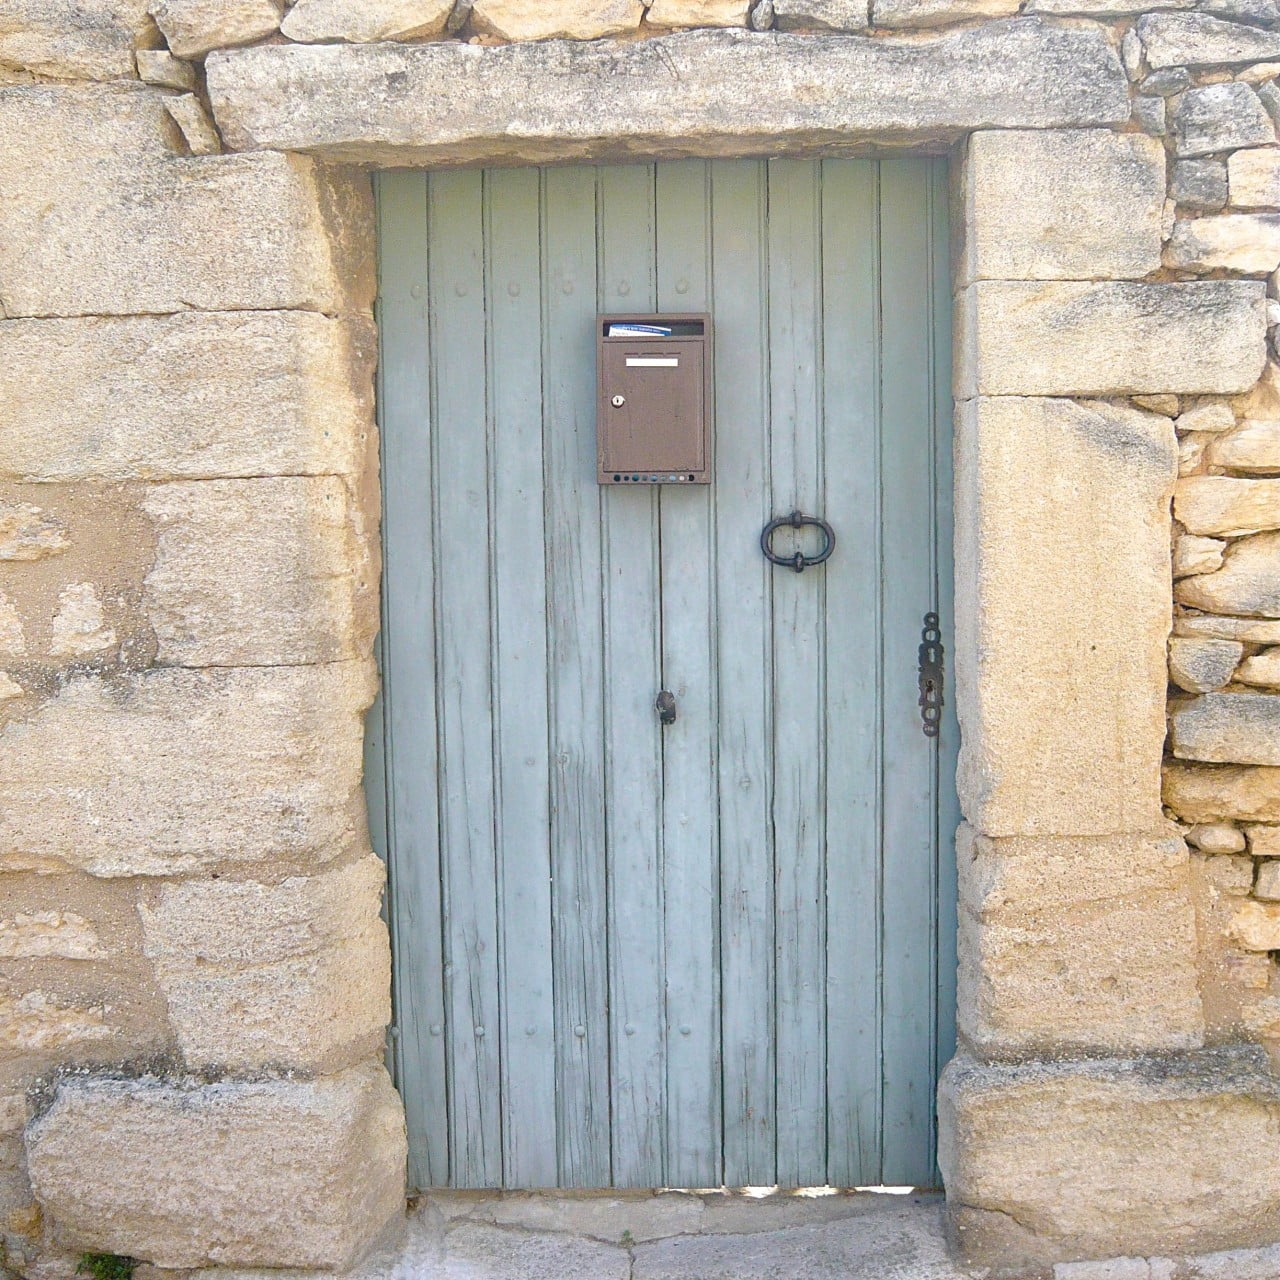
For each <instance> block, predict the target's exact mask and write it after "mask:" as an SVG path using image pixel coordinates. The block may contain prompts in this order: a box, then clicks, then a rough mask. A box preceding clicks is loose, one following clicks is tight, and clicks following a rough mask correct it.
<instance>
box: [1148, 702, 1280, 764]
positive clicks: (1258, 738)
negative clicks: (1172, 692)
mask: <svg viewBox="0 0 1280 1280" xmlns="http://www.w3.org/2000/svg"><path fill="white" fill-rule="evenodd" d="M1169 725H1170V730H1171V734H1170V744H1171V746H1172V748H1173V754H1174V755H1175V756H1177V757H1178V758H1179V759H1181V760H1207V761H1211V762H1213V763H1215V764H1266V765H1280V698H1274V697H1271V696H1270V695H1269V694H1265V693H1205V694H1201V695H1200V696H1199V697H1197V698H1190V699H1188V700H1187V701H1185V702H1180V703H1175V704H1174V706H1173V711H1172V714H1171V715H1170V716H1169Z"/></svg>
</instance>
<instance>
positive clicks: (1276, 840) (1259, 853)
mask: <svg viewBox="0 0 1280 1280" xmlns="http://www.w3.org/2000/svg"><path fill="white" fill-rule="evenodd" d="M1245 835H1247V836H1248V837H1249V852H1250V853H1251V854H1253V856H1254V857H1255V858H1280V826H1276V827H1265V826H1251V827H1246V828H1245Z"/></svg>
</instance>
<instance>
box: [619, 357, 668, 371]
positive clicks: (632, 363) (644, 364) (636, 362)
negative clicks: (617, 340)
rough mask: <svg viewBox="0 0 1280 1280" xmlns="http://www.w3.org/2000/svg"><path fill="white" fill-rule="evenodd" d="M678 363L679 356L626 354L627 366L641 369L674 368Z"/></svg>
mask: <svg viewBox="0 0 1280 1280" xmlns="http://www.w3.org/2000/svg"><path fill="white" fill-rule="evenodd" d="M679 364H680V357H679V356H628V357H627V367H628V368H636V367H639V368H641V369H675V368H677V367H678V366H679Z"/></svg>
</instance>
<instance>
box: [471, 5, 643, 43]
mask: <svg viewBox="0 0 1280 1280" xmlns="http://www.w3.org/2000/svg"><path fill="white" fill-rule="evenodd" d="M643 13H644V8H643V6H642V5H641V4H640V0H564V2H562V3H561V2H558V3H556V4H546V5H538V4H529V3H528V2H527V0H475V4H474V5H472V8H471V21H472V24H473V25H474V26H475V28H476V30H478V31H482V32H485V33H486V34H488V35H493V36H499V37H500V38H501V39H503V40H549V39H552V38H554V37H556V36H561V37H565V38H567V39H570V40H595V39H597V38H598V37H600V36H610V35H618V34H619V33H621V32H623V31H634V30H635V29H636V28H637V27H638V26H639V25H640V18H641V15H642V14H643Z"/></svg>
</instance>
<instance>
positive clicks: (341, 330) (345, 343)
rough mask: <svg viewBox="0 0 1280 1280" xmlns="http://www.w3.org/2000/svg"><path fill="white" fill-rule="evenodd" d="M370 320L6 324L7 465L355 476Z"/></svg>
mask: <svg viewBox="0 0 1280 1280" xmlns="http://www.w3.org/2000/svg"><path fill="white" fill-rule="evenodd" d="M375 350H376V338H375V335H374V331H373V325H372V324H371V323H370V322H369V321H367V320H363V319H356V318H351V319H347V320H335V319H330V318H328V317H326V316H320V315H316V314H315V313H313V312H302V311H290V312H270V311H266V312H260V311H230V312H219V313H209V314H203V315H199V314H191V313H188V314H185V315H175V316H163V317H129V318H123V317H121V318H102V317H86V318H82V319H78V320H0V474H5V475H9V476H13V477H15V478H23V479H28V480H37V481H67V480H87V479H102V480H131V479H146V480H157V479H173V478H184V477H190V478H196V477H216V476H244V475H254V476H260V475H273V474H280V473H285V474H294V475H314V474H337V475H353V474H355V473H357V472H358V471H359V470H360V468H361V467H362V465H363V463H364V458H365V456H366V454H367V452H368V449H369V443H370V430H371V426H370V424H371V423H372V420H373V361H374V353H375Z"/></svg>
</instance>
